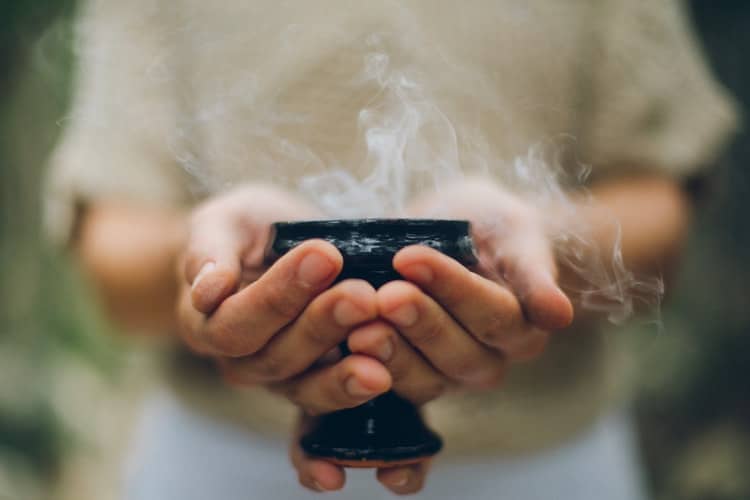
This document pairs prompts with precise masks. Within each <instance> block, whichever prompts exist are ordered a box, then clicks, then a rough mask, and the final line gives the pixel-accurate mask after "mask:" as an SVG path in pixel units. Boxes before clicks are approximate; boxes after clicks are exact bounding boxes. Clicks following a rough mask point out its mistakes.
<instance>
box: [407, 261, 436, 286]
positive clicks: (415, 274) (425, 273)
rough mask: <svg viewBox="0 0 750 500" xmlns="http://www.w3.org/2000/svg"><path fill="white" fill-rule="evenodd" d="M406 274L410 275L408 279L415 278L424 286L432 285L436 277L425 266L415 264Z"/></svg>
mask: <svg viewBox="0 0 750 500" xmlns="http://www.w3.org/2000/svg"><path fill="white" fill-rule="evenodd" d="M406 274H407V275H408V277H410V278H413V279H415V280H417V281H418V282H419V283H423V284H427V283H430V282H431V281H432V279H433V278H434V277H435V275H434V274H432V269H430V268H429V267H427V266H425V265H423V264H415V265H413V266H411V267H409V268H408V269H407V270H406Z"/></svg>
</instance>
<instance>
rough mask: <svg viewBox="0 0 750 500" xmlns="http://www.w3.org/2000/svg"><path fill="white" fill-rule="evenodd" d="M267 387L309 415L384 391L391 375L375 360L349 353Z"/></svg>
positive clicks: (352, 404)
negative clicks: (311, 370) (332, 361)
mask: <svg viewBox="0 0 750 500" xmlns="http://www.w3.org/2000/svg"><path fill="white" fill-rule="evenodd" d="M269 388H270V389H271V390H273V391H274V392H277V393H280V394H282V395H284V396H285V397H286V398H287V399H289V400H290V401H292V402H293V403H294V404H296V405H297V406H299V407H300V408H302V409H303V410H304V411H305V413H307V414H308V415H320V414H323V413H330V412H332V411H336V410H342V409H344V408H354V407H355V406H359V405H361V404H363V403H366V402H367V401H369V400H371V399H372V398H374V397H375V396H377V395H379V394H383V393H384V392H386V391H388V390H389V389H390V388H391V376H390V374H389V373H388V370H386V369H385V367H384V366H383V365H382V364H380V363H379V362H378V361H376V360H374V359H371V358H369V357H367V356H361V355H357V354H352V355H350V356H347V357H346V358H344V359H343V360H341V361H339V362H338V363H336V364H335V365H331V366H325V367H321V368H319V369H317V370H315V371H313V372H310V373H305V374H303V375H301V376H299V377H297V378H296V379H293V380H290V381H286V382H282V383H277V384H270V385H269Z"/></svg>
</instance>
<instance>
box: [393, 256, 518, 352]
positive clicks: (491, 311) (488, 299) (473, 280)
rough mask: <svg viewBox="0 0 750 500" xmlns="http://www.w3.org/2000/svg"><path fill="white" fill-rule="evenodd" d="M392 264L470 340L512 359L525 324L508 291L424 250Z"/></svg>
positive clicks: (513, 298) (457, 264) (399, 258)
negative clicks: (468, 336)
mask: <svg viewBox="0 0 750 500" xmlns="http://www.w3.org/2000/svg"><path fill="white" fill-rule="evenodd" d="M393 262H394V267H395V268H396V270H397V271H398V272H399V273H400V274H401V275H402V276H404V278H406V279H408V280H409V281H412V282H414V283H416V284H417V285H419V286H420V287H421V288H422V289H423V290H425V291H426V292H427V293H428V294H429V295H430V296H431V297H433V298H434V299H435V300H436V301H437V302H438V303H440V305H442V306H443V307H444V308H445V309H446V310H448V311H449V312H450V314H451V315H452V316H453V317H454V318H456V320H457V321H458V322H459V323H460V324H461V325H462V326H464V328H466V330H467V331H468V332H469V333H471V334H472V335H473V336H474V338H476V339H477V340H479V341H480V342H482V343H484V344H486V345H488V346H491V347H494V348H498V349H502V350H503V351H504V352H506V354H508V355H511V356H512V355H513V353H512V349H511V347H512V346H514V345H516V344H517V341H516V337H518V335H519V334H520V333H521V332H522V331H523V330H524V326H525V325H524V323H525V320H524V317H523V311H522V309H521V304H520V303H519V302H518V300H517V299H516V297H515V295H514V294H513V293H512V292H511V291H510V290H508V289H507V288H505V287H504V286H502V285H500V284H498V283H495V282H494V281H491V280H489V279H487V278H484V277H482V276H479V275H478V274H476V273H474V272H472V271H470V270H469V269H467V268H466V267H464V266H463V265H461V264H460V263H459V262H457V261H456V260H454V259H452V258H450V257H448V256H447V255H444V254H442V253H440V252H438V251H437V250H434V249H431V248H428V247H426V246H416V245H415V246H411V247H408V248H405V249H404V250H402V251H401V252H399V253H398V254H396V256H395V258H394V261H393Z"/></svg>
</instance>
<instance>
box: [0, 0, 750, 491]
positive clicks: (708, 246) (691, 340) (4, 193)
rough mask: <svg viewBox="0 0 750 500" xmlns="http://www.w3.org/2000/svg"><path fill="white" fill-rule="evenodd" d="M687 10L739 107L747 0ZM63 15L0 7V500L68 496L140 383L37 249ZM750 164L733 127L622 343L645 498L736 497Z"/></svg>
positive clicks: (93, 311) (747, 435) (71, 280)
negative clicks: (670, 275) (657, 288)
mask: <svg viewBox="0 0 750 500" xmlns="http://www.w3.org/2000/svg"><path fill="white" fill-rule="evenodd" d="M688 5H689V7H690V10H691V13H692V18H693V21H694V25H695V29H696V32H697V33H698V34H699V35H700V38H701V40H702V42H703V44H704V47H705V51H706V55H707V57H708V59H709V61H710V63H711V65H712V67H713V69H714V71H715V73H716V75H717V76H718V78H719V79H720V80H721V81H722V82H723V83H724V85H725V86H726V87H727V88H729V90H730V91H731V92H732V93H733V94H734V95H735V97H736V98H737V101H738V102H739V103H740V105H741V106H742V107H743V111H744V109H747V108H749V107H750V57H749V56H748V54H749V53H750V2H748V1H746V0H693V1H692V2H689V3H688ZM74 11H75V5H74V0H34V1H20V0H2V3H0V499H5V498H7V499H13V500H35V499H39V500H45V499H51V498H55V499H57V498H61V495H62V494H61V493H60V491H61V488H62V489H67V490H73V491H75V488H76V486H75V485H76V479H75V478H76V476H78V477H80V478H84V477H86V475H87V462H86V460H85V459H83V460H81V459H80V457H85V456H86V455H87V454H86V451H87V450H89V449H91V448H92V447H93V446H95V443H96V442H100V441H102V440H109V441H112V440H113V439H114V440H116V438H117V437H118V436H112V435H111V434H113V433H116V428H117V427H116V426H112V425H110V426H101V425H99V424H98V422H99V421H100V420H101V419H100V418H99V417H100V416H101V414H102V413H103V412H104V413H109V414H112V413H117V414H118V415H119V414H122V413H127V411H128V409H129V408H128V405H129V402H130V401H132V399H131V398H130V396H131V395H132V391H133V389H132V387H133V385H134V383H133V378H134V376H133V375H132V373H133V372H140V378H141V379H142V378H144V375H143V373H148V366H147V363H146V362H144V361H143V360H142V358H141V354H140V351H139V349H138V347H136V346H133V345H132V344H126V343H125V342H123V341H122V340H120V339H118V336H117V334H116V333H115V332H113V331H112V328H111V326H110V325H108V324H107V322H106V320H105V319H104V318H103V317H102V315H101V314H100V312H99V311H98V308H97V306H96V298H95V296H94V294H93V293H91V290H90V289H89V288H88V287H87V285H86V283H85V281H84V280H83V279H82V278H81V276H80V274H79V273H78V272H77V271H76V268H75V264H74V263H73V262H70V261H69V260H67V259H66V258H65V257H64V256H61V255H58V254H56V253H55V252H54V251H53V250H51V249H49V248H48V247H47V246H45V244H44V243H43V241H44V238H43V235H42V231H41V227H40V219H41V217H40V212H41V210H40V194H39V193H40V186H41V183H42V182H43V174H44V168H45V159H46V156H47V155H48V153H49V151H50V149H51V147H52V146H53V145H54V143H55V140H56V138H57V136H58V134H59V132H60V130H61V129H62V127H64V116H65V112H66V111H65V110H66V104H67V101H68V98H69V92H70V86H71V79H70V77H71V74H72V71H73V70H74V67H75V57H74V48H73V46H72V40H73V36H72V35H73V34H72V27H71V20H72V18H73V15H74ZM749 164H750V135H749V134H748V133H747V132H746V131H745V132H742V133H741V134H740V135H739V136H738V137H737V139H736V141H735V142H734V143H733V144H732V146H731V148H730V149H729V150H728V152H727V155H726V158H725V160H724V161H723V162H722V163H721V164H720V165H718V166H717V169H716V172H715V175H714V178H713V179H712V181H711V183H710V186H709V190H708V192H707V195H706V197H705V199H704V201H703V202H702V204H701V205H700V207H699V209H698V211H697V220H696V224H695V226H694V230H693V233H692V236H691V239H690V244H689V247H688V250H687V252H686V254H685V256H684V258H683V265H682V270H681V273H680V276H679V280H678V283H677V285H676V287H675V288H674V290H673V291H672V293H671V297H670V299H669V301H668V303H667V304H665V307H664V310H663V319H664V329H663V331H662V332H660V333H655V332H654V331H653V330H647V331H643V332H632V333H629V335H632V336H633V349H634V351H635V354H636V356H637V359H638V362H639V366H640V369H639V370H638V374H639V375H638V378H639V380H638V388H639V389H638V395H637V401H636V412H637V415H638V423H639V429H640V440H641V445H642V449H643V453H644V459H645V463H646V467H647V474H648V480H649V483H650V486H651V489H652V491H653V495H654V498H656V499H658V500H662V499H712V500H713V499H716V500H719V499H721V500H729V499H732V500H740V499H750V291H749V290H748V286H749V285H750V262H749V261H750V217H748V213H749V212H750V168H749ZM135 379H138V376H135ZM135 385H136V386H137V383H136V384H135ZM110 416H111V415H110ZM110 420H111V418H110ZM113 429H114V430H113ZM120 438H121V439H123V438H122V437H120ZM71 477H72V478H73V479H72V480H71V479H70V478H71ZM71 481H72V483H71ZM61 484H63V486H61ZM104 487H105V488H106V485H104ZM74 494H75V493H74Z"/></svg>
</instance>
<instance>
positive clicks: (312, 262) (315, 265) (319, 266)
mask: <svg viewBox="0 0 750 500" xmlns="http://www.w3.org/2000/svg"><path fill="white" fill-rule="evenodd" d="M333 270H334V266H333V263H332V262H331V260H330V259H328V258H327V257H324V256H323V255H320V254H319V253H318V252H310V253H309V254H308V255H307V256H305V258H304V259H302V262H300V264H299V268H298V269H297V277H298V278H299V279H300V281H302V282H303V283H305V284H307V285H319V284H320V283H322V282H323V281H325V280H326V279H327V278H329V277H330V276H331V274H332V273H333Z"/></svg>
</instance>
